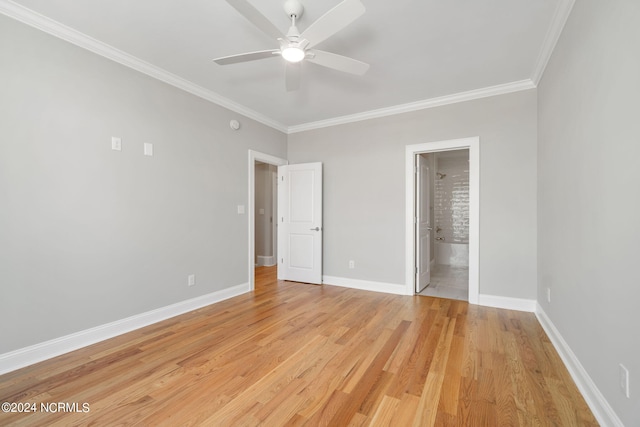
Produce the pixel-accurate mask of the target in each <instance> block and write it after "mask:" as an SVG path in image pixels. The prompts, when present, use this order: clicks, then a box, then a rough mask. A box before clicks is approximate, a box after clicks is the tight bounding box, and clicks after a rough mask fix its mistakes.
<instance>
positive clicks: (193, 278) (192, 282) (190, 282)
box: [187, 274, 196, 286]
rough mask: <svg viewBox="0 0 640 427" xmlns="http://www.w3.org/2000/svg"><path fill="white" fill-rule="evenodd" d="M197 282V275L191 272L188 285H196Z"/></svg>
mask: <svg viewBox="0 0 640 427" xmlns="http://www.w3.org/2000/svg"><path fill="white" fill-rule="evenodd" d="M195 284H196V275H195V274H190V275H189V277H188V278H187V286H195Z"/></svg>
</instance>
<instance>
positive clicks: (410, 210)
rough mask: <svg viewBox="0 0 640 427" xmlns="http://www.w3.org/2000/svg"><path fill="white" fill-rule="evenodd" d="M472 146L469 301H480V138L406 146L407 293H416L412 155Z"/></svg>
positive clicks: (470, 167) (470, 156)
mask: <svg viewBox="0 0 640 427" xmlns="http://www.w3.org/2000/svg"><path fill="white" fill-rule="evenodd" d="M465 148H468V149H469V303H470V304H478V295H479V294H480V138H479V137H477V136H476V137H471V138H463V139H454V140H448V141H436V142H425V143H421V144H414V145H407V146H406V147H405V201H406V208H405V215H406V216H405V245H406V246H405V254H406V255H405V257H406V258H405V281H406V284H405V286H406V289H405V292H404V293H405V294H406V295H413V294H414V280H415V274H414V271H415V245H414V230H413V216H414V212H415V197H414V195H415V179H414V177H413V162H414V160H413V158H414V156H415V155H416V154H420V153H432V152H437V151H448V150H456V149H465Z"/></svg>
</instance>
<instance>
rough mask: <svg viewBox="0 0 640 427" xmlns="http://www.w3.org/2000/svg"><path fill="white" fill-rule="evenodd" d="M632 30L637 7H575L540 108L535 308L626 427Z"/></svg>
mask: <svg viewBox="0 0 640 427" xmlns="http://www.w3.org/2000/svg"><path fill="white" fill-rule="evenodd" d="M638 22H640V3H638V2H637V1H630V0H627V1H625V0H612V1H607V2H603V1H598V0H583V1H577V2H576V3H575V6H574V8H573V11H572V13H571V16H570V17H569V20H568V22H567V25H566V27H565V29H564V32H563V34H562V37H561V38H560V41H559V43H558V45H557V47H556V49H555V51H554V54H553V57H552V58H551V61H550V63H549V65H548V67H547V69H546V71H545V73H544V77H543V79H542V81H541V84H540V86H539V109H538V115H539V159H538V178H539V180H538V188H539V192H538V200H539V207H538V218H539V222H538V229H539V241H538V249H539V250H538V259H539V287H538V300H539V301H540V304H541V305H542V307H543V309H544V311H545V312H546V313H547V314H548V316H549V318H550V319H551V320H552V322H553V323H554V325H555V326H556V328H557V329H558V330H559V331H560V333H561V334H562V336H563V337H564V339H565V340H566V341H567V343H568V344H569V346H570V347H571V349H572V350H573V352H574V353H575V354H576V356H577V357H578V359H579V360H580V362H581V364H582V365H583V366H584V367H585V369H586V370H587V372H588V374H589V375H590V377H591V378H592V379H593V381H594V382H595V383H596V385H597V387H598V388H599V390H600V391H601V392H602V393H603V394H604V396H605V398H606V399H607V401H608V402H609V403H610V404H611V406H612V407H613V409H614V410H615V411H616V413H617V414H618V416H619V417H620V418H621V419H622V421H623V422H624V423H625V425H627V426H638V425H640V397H639V396H640V386H639V385H640V339H639V338H638V336H639V335H638V325H640V310H638V302H639V301H640V270H638V260H639V259H640V258H639V255H640V249H639V248H640V246H639V242H640V189H639V187H638V184H639V183H640V167H639V166H638V159H640V144H639V143H638V142H639V135H640V120H639V118H638V112H639V109H638V95H639V94H640V83H639V82H640V80H639V76H640V55H638V49H639V48H640V26H638ZM547 287H550V288H551V293H552V299H551V303H550V304H549V303H547V302H546V288H547ZM619 363H623V364H624V365H626V367H627V368H628V369H629V371H630V372H631V399H627V398H626V397H624V395H623V393H622V392H621V390H620V388H619V385H618V364H619Z"/></svg>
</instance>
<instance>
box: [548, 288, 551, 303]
mask: <svg viewBox="0 0 640 427" xmlns="http://www.w3.org/2000/svg"><path fill="white" fill-rule="evenodd" d="M547 302H551V288H547Z"/></svg>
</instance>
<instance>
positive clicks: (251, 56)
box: [213, 49, 280, 65]
mask: <svg viewBox="0 0 640 427" xmlns="http://www.w3.org/2000/svg"><path fill="white" fill-rule="evenodd" d="M276 53H280V50H279V49H270V50H259V51H257V52H248V53H241V54H239V55H231V56H223V57H222V58H216V59H214V60H213V62H215V63H216V64H219V65H229V64H237V63H238V62H248V61H256V60H258V59H265V58H272V57H274V56H278V55H277V54H276Z"/></svg>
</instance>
